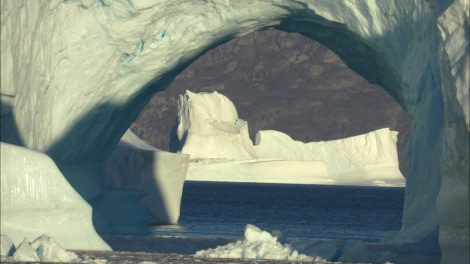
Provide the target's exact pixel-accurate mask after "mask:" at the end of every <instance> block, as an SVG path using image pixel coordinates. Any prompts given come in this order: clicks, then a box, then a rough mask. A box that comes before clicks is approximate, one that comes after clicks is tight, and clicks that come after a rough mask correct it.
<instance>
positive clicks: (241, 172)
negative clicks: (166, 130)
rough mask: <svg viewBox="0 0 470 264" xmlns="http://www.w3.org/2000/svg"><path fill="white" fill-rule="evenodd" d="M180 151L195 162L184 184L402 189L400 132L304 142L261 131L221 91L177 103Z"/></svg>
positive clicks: (188, 93) (187, 97)
mask: <svg viewBox="0 0 470 264" xmlns="http://www.w3.org/2000/svg"><path fill="white" fill-rule="evenodd" d="M178 113H179V114H178V126H177V137H178V139H179V144H180V150H179V151H181V152H182V153H184V154H188V155H189V156H190V157H191V160H192V162H190V163H189V169H188V174H187V177H186V179H188V180H199V181H201V180H202V181H228V182H232V181H235V182H269V183H318V184H343V185H373V186H404V185H405V179H404V178H403V176H402V174H401V172H400V170H399V168H398V156H397V148H396V142H397V132H394V131H390V130H389V129H380V130H376V131H373V132H370V133H367V134H364V135H358V136H354V137H350V138H346V139H338V140H333V141H322V142H310V143H303V142H299V141H295V140H293V139H292V138H291V137H289V136H288V135H286V134H284V133H282V132H279V131H273V130H270V131H259V132H258V133H257V134H256V142H255V145H254V146H253V143H252V142H251V140H250V138H249V137H248V133H247V131H248V126H247V122H245V121H243V120H241V119H239V118H238V115H237V111H236V109H235V106H234V105H233V103H232V102H231V101H230V100H229V99H228V98H227V97H225V96H224V95H222V94H220V93H218V92H212V93H206V92H203V93H193V92H191V91H186V93H185V94H184V95H180V99H179V101H178Z"/></svg>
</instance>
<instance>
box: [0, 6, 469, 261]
mask: <svg viewBox="0 0 470 264" xmlns="http://www.w3.org/2000/svg"><path fill="white" fill-rule="evenodd" d="M1 4H2V11H1V12H2V14H1V17H2V25H1V28H2V29H1V30H2V31H1V54H2V56H1V65H2V68H1V74H2V78H1V93H2V97H1V98H2V141H7V142H10V143H14V144H18V145H23V146H25V147H26V148H29V149H32V150H36V151H40V152H44V153H46V154H47V155H49V156H50V157H52V159H53V160H54V161H55V163H56V164H57V165H58V167H59V168H60V170H61V171H62V173H63V174H64V175H65V177H66V178H67V179H68V180H69V182H71V183H72V185H73V186H74V187H75V188H76V189H78V191H79V193H80V194H81V195H82V197H84V198H85V199H92V198H93V197H94V196H96V195H98V194H99V190H98V188H94V187H96V182H97V181H96V180H95V178H96V173H97V168H98V167H99V164H100V163H101V162H102V161H103V160H104V159H105V158H106V157H107V155H108V154H109V153H110V152H111V151H112V150H113V148H114V147H115V145H116V144H117V142H118V140H119V139H120V137H121V136H122V135H123V134H124V132H125V131H126V129H127V128H128V127H129V125H130V124H131V122H132V121H133V120H134V119H135V118H136V116H137V115H138V114H139V112H140V111H141V109H142V108H143V107H144V106H145V104H146V103H147V102H148V100H149V99H150V98H151V95H152V94H154V93H156V92H158V91H159V90H162V89H165V88H166V87H167V86H168V84H169V83H170V82H171V81H172V79H173V78H174V77H175V76H176V75H177V74H178V73H179V72H181V71H182V70H183V69H184V68H185V67H186V66H187V65H189V64H190V63H191V62H192V61H194V60H195V59H196V58H198V56H200V55H202V54H203V53H204V52H205V51H207V50H209V49H211V48H213V47H215V46H217V45H219V44H221V43H224V42H226V41H228V40H230V39H233V38H236V37H238V36H242V35H244V34H247V33H250V32H253V31H257V30H265V29H270V28H276V29H280V30H285V31H289V32H299V33H301V34H304V35H305V36H307V37H310V38H312V39H315V40H317V41H319V42H321V43H322V44H324V45H325V46H327V47H328V48H330V49H331V50H333V51H334V52H336V53H337V54H338V55H339V56H340V57H341V58H342V59H343V60H344V61H345V62H346V63H347V64H348V66H349V67H350V68H351V69H353V70H354V71H356V72H357V73H359V74H360V75H362V76H363V77H365V78H366V79H367V80H368V81H369V82H371V83H378V84H380V85H381V86H382V87H383V88H384V89H385V90H386V91H388V92H389V93H390V94H391V95H392V96H393V97H394V98H395V99H396V100H397V101H398V102H399V103H400V104H401V105H402V106H403V108H404V109H405V110H406V111H407V112H408V113H409V114H410V115H411V116H412V118H413V125H412V133H411V136H410V139H409V142H408V151H407V163H408V169H407V173H406V174H407V186H406V197H405V208H404V216H403V226H402V230H401V231H400V232H399V233H398V234H396V235H395V236H394V237H392V238H389V239H390V240H391V241H398V242H397V243H403V244H404V245H405V244H406V245H407V247H408V248H412V249H413V250H417V251H428V252H429V251H435V250H436V247H437V243H438V241H439V243H440V248H441V250H442V259H443V263H447V260H451V259H452V258H456V259H457V260H458V258H459V257H458V256H460V260H461V261H462V260H466V262H468V243H469V228H468V226H469V209H468V208H469V191H468V186H469V149H468V148H469V131H470V122H469V118H470V114H469V92H468V85H469V66H468V63H469V51H468V45H469V29H468V28H469V22H468V21H469V13H468V8H469V6H468V1H466V0H455V1H433V0H429V1H419V0H405V1H401V0H377V1H340V2H339V1H329V0H319V1H313V0H312V1H307V0H298V1H293V0H292V1H289V0H269V1H268V0H266V1H251V0H237V1H233V0H220V1H216V0H213V1H198V2H193V1H182V0H180V1H159V0H145V1H144V0H141V1H139V0H113V1H110V0H100V1H91V0H81V1H80V0H75V1H73V0H72V1H59V0H52V1H16V0H10V1H8V0H2V2H1ZM2 177H4V175H2ZM80 186H82V187H83V188H82V187H80ZM80 188H82V189H80ZM2 224H3V223H2ZM438 227H439V228H438ZM456 252H457V253H456Z"/></svg>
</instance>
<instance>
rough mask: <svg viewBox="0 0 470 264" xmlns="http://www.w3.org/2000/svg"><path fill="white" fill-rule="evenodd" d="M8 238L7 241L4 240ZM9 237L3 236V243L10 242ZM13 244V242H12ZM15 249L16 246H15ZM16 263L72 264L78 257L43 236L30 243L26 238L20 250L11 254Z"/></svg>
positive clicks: (19, 247)
mask: <svg viewBox="0 0 470 264" xmlns="http://www.w3.org/2000/svg"><path fill="white" fill-rule="evenodd" d="M4 237H6V239H4ZM8 240H9V239H8V237H7V236H4V235H2V248H3V246H4V245H3V242H4V241H6V242H8ZM10 242H11V240H10ZM13 248H14V246H13ZM10 255H11V256H13V259H14V260H15V261H21V262H23V261H34V262H36V261H44V262H61V263H63V262H72V261H77V260H78V259H79V258H78V256H77V255H76V254H75V253H73V252H69V251H67V250H65V249H64V248H63V247H62V246H60V245H59V244H58V243H57V242H55V240H54V239H53V238H51V237H49V236H46V235H41V236H40V237H38V238H36V239H35V240H34V241H33V242H29V241H28V240H27V239H26V238H25V239H24V240H23V242H21V243H20V245H19V246H18V248H17V249H16V250H14V252H12V254H10Z"/></svg>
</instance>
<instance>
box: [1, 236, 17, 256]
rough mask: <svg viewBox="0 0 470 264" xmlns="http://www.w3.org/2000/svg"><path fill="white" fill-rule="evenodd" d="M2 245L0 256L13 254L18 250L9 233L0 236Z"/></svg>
mask: <svg viewBox="0 0 470 264" xmlns="http://www.w3.org/2000/svg"><path fill="white" fill-rule="evenodd" d="M0 245H1V251H0V256H8V257H9V256H12V255H13V252H15V250H16V248H15V244H13V241H11V239H10V238H9V237H8V236H7V235H1V236H0Z"/></svg>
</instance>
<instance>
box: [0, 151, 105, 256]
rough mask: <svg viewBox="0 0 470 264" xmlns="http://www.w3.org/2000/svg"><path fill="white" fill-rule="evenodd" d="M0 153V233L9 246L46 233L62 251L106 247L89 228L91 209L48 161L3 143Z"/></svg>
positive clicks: (38, 153)
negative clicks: (6, 236)
mask: <svg viewBox="0 0 470 264" xmlns="http://www.w3.org/2000/svg"><path fill="white" fill-rule="evenodd" d="M0 154H1V155H0V157H1V166H0V171H1V175H2V176H1V185H0V187H1V192H0V195H1V197H0V198H1V215H0V217H1V219H0V224H1V230H2V234H6V235H8V236H9V237H10V238H11V239H12V241H13V242H14V243H15V244H19V242H21V241H22V240H23V239H24V238H25V237H38V236H40V235H42V234H47V235H49V236H51V237H54V239H55V240H56V241H57V242H58V243H60V244H61V245H63V246H64V247H66V248H68V249H77V250H80V249H81V250H85V249H89V248H94V249H96V250H109V249H110V248H109V246H108V245H107V244H106V243H105V242H104V241H103V240H102V239H101V238H100V237H99V236H98V234H97V233H96V232H95V229H94V228H93V224H92V208H91V207H90V205H88V203H86V202H85V201H84V200H83V199H82V197H80V195H79V194H78V193H77V192H76V191H75V190H74V189H73V188H72V186H70V184H69V183H68V182H67V181H66V180H65V179H64V176H63V175H62V174H61V173H60V171H59V169H58V168H57V166H56V165H55V164H54V162H53V160H52V159H51V158H50V157H48V156H47V155H46V154H44V153H41V152H37V151H33V150H30V149H26V148H22V147H18V146H15V145H11V144H7V143H3V142H1V143H0ZM70 234H74V235H73V236H71V235H70Z"/></svg>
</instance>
